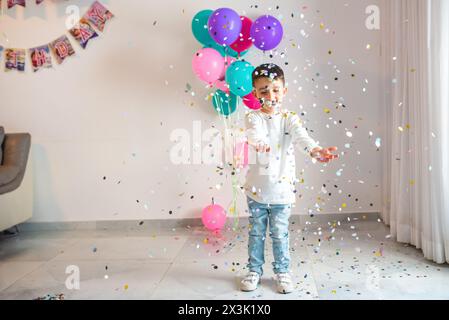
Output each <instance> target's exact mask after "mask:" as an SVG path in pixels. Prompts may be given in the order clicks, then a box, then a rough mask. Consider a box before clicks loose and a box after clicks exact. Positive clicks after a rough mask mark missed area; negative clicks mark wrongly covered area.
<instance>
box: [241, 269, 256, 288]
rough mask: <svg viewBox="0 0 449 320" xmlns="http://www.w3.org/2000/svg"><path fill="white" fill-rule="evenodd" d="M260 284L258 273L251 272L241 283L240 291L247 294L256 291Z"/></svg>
mask: <svg viewBox="0 0 449 320" xmlns="http://www.w3.org/2000/svg"><path fill="white" fill-rule="evenodd" d="M259 283H260V275H259V274H258V273H257V272H252V271H251V272H249V273H248V274H247V275H246V276H245V278H243V280H242V281H241V282H240V290H242V291H245V292H250V291H254V290H256V289H257V286H258V285H259Z"/></svg>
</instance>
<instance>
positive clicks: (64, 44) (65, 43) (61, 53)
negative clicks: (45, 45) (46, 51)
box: [50, 35, 75, 64]
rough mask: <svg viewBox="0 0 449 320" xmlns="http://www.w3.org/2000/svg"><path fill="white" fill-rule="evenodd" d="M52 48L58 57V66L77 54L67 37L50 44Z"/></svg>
mask: <svg viewBox="0 0 449 320" xmlns="http://www.w3.org/2000/svg"><path fill="white" fill-rule="evenodd" d="M50 48H51V50H52V51H53V54H54V55H55V57H56V61H58V64H61V63H62V62H63V61H64V60H65V59H66V58H67V57H70V56H72V55H74V54H75V50H74V49H73V47H72V44H71V43H70V40H69V38H67V36H66V35H63V36H62V37H59V38H58V39H56V40H55V41H53V42H51V43H50Z"/></svg>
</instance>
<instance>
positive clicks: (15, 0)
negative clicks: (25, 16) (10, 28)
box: [8, 0, 26, 9]
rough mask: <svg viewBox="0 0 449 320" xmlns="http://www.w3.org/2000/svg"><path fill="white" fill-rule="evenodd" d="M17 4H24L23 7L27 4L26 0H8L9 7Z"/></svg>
mask: <svg viewBox="0 0 449 320" xmlns="http://www.w3.org/2000/svg"><path fill="white" fill-rule="evenodd" d="M16 4H18V5H19V6H22V7H25V6H26V2H25V0H8V9H11V8H12V7H14V6H15V5H16Z"/></svg>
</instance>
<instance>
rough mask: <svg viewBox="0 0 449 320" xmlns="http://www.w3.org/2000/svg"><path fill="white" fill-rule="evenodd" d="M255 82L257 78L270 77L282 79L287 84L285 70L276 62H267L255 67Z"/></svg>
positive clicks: (253, 75)
mask: <svg viewBox="0 0 449 320" xmlns="http://www.w3.org/2000/svg"><path fill="white" fill-rule="evenodd" d="M252 77H253V84H254V82H255V81H256V80H257V79H260V78H270V79H271V80H273V81H274V80H281V81H282V83H283V84H284V85H285V77H284V71H283V70H282V69H281V68H280V67H279V66H277V65H275V64H274V63H265V64H262V65H260V66H258V67H257V68H256V69H254V71H253V74H252Z"/></svg>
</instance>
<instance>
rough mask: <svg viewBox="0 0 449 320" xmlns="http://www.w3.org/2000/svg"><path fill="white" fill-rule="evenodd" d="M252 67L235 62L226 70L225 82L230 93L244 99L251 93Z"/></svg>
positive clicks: (245, 63)
mask: <svg viewBox="0 0 449 320" xmlns="http://www.w3.org/2000/svg"><path fill="white" fill-rule="evenodd" d="M253 71H254V67H253V66H252V65H251V64H250V63H249V62H246V61H236V62H234V63H233V64H231V65H230V66H229V67H228V69H227V70H226V82H227V83H228V85H229V90H230V91H231V93H233V94H235V95H237V96H239V97H244V96H246V95H248V94H250V93H251V92H252V91H253V77H252V75H253Z"/></svg>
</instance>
